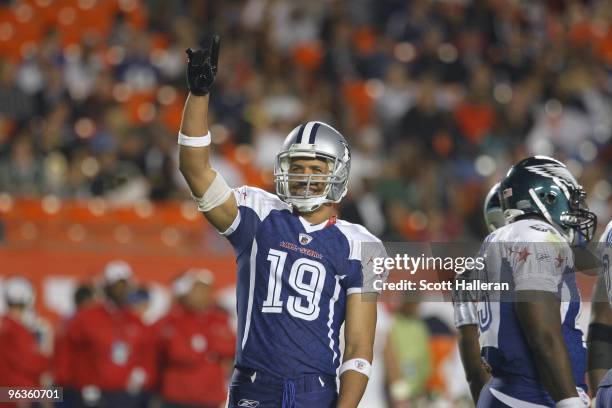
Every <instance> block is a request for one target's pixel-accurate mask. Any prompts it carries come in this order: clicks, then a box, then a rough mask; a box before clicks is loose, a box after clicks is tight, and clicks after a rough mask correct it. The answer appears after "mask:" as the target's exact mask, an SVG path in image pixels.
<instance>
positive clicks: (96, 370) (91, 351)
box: [67, 261, 148, 408]
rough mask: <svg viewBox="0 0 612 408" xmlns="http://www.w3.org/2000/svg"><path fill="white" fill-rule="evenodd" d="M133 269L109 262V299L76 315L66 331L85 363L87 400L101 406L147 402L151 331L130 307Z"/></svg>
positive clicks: (133, 406)
mask: <svg viewBox="0 0 612 408" xmlns="http://www.w3.org/2000/svg"><path fill="white" fill-rule="evenodd" d="M131 287H132V269H131V267H130V266H129V265H128V264H127V263H125V262H123V261H113V262H110V263H109V264H107V265H106V267H105V269H104V275H103V292H104V299H103V300H102V301H101V302H100V303H95V304H93V305H91V306H88V307H85V308H84V309H82V310H81V311H79V312H78V313H77V315H76V316H75V317H74V319H73V320H72V321H71V322H70V324H69V327H68V329H67V337H68V342H69V346H70V349H71V350H73V352H74V353H75V358H76V359H78V360H79V361H81V362H82V363H83V367H82V368H83V373H82V375H80V376H79V377H78V378H76V383H77V384H76V385H77V387H78V388H79V389H81V393H82V396H83V400H84V403H85V404H86V405H88V406H92V405H95V406H98V407H100V408H106V407H108V408H111V407H113V408H114V407H122V408H140V407H144V406H146V404H147V399H148V394H147V393H144V392H143V385H144V384H145V383H146V381H147V378H146V377H147V374H146V370H145V369H144V368H143V367H142V365H143V364H142V363H143V360H144V357H143V355H142V354H143V352H142V351H143V349H145V347H143V345H144V344H145V343H146V331H145V329H144V326H143V324H142V322H141V321H140V318H139V317H138V316H137V315H136V314H135V313H134V312H133V311H132V310H131V309H130V308H129V307H128V306H127V303H126V301H127V297H128V295H129V292H130V290H131Z"/></svg>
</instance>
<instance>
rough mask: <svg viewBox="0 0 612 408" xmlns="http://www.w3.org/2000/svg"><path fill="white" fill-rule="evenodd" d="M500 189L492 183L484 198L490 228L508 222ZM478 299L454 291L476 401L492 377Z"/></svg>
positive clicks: (470, 275) (462, 353) (468, 275)
mask: <svg viewBox="0 0 612 408" xmlns="http://www.w3.org/2000/svg"><path fill="white" fill-rule="evenodd" d="M498 192H499V183H496V184H495V185H494V186H493V187H491V189H490V190H489V192H488V194H487V196H486V198H485V201H484V206H483V214H484V220H485V224H486V225H487V229H488V230H489V232H493V231H495V230H497V229H498V228H500V227H502V226H503V225H504V224H505V223H506V222H505V219H504V214H503V211H502V208H501V203H500V201H499V195H498ZM474 272H475V271H466V272H465V273H463V274H460V275H457V277H456V278H455V279H466V280H470V279H476V278H477V274H476V273H474ZM477 301H478V297H477V295H476V294H474V293H472V292H470V291H465V290H455V291H453V309H454V315H455V318H454V320H455V327H456V328H457V330H458V332H459V354H460V356H461V362H462V363H463V369H464V371H465V378H466V379H467V382H468V384H469V386H470V393H471V394H472V398H473V399H474V402H477V401H478V397H479V395H480V390H481V389H482V387H484V385H485V384H486V382H487V381H488V380H489V377H490V375H489V373H488V372H487V371H486V369H485V367H484V365H483V364H482V360H481V359H480V344H479V342H478V314H477Z"/></svg>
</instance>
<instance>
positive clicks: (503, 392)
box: [478, 156, 597, 407]
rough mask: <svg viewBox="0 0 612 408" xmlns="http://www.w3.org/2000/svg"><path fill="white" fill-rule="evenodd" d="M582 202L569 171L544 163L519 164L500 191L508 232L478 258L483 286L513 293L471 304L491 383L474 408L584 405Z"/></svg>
mask: <svg viewBox="0 0 612 408" xmlns="http://www.w3.org/2000/svg"><path fill="white" fill-rule="evenodd" d="M585 197H586V193H585V191H584V190H583V188H582V187H581V186H580V185H579V184H578V182H577V181H576V179H575V178H574V177H573V176H572V174H571V173H570V172H569V170H568V169H567V167H566V166H565V165H564V164H563V163H561V162H560V161H558V160H555V159H552V158H549V157H545V156H534V157H530V158H527V159H524V160H522V161H520V162H519V163H517V164H516V165H514V166H513V167H512V168H511V169H510V171H509V172H508V173H507V175H506V177H505V178H504V179H503V180H502V181H501V184H500V200H501V204H502V208H503V210H504V216H505V218H506V222H507V225H505V226H503V227H501V228H499V229H498V230H496V231H495V232H493V233H492V234H490V235H489V236H488V237H487V238H486V240H485V243H484V244H483V248H482V250H481V251H482V253H483V254H484V256H485V269H484V277H485V279H487V280H488V281H489V282H504V283H507V284H508V285H509V287H510V288H511V290H509V291H506V292H503V291H499V292H498V293H494V292H489V293H486V294H485V298H484V300H481V301H479V303H478V318H479V325H480V345H481V355H482V356H483V358H484V360H485V362H486V363H487V365H488V366H489V367H490V371H491V374H492V378H491V380H489V382H488V383H487V384H486V385H485V387H484V388H483V389H482V391H481V393H480V397H479V400H478V407H517V406H533V405H529V404H536V405H537V406H546V407H555V406H556V407H583V406H587V405H588V396H587V395H586V384H585V369H586V367H585V365H586V364H585V363H586V349H585V347H584V345H583V344H584V343H583V333H582V331H581V330H580V329H579V328H578V325H577V322H576V318H577V316H578V315H579V312H580V294H579V292H578V288H577V286H576V278H575V274H574V273H573V271H574V257H573V252H572V250H571V248H570V245H572V244H574V243H575V242H576V241H577V240H580V241H581V242H588V241H590V240H591V239H592V237H593V233H594V231H595V228H596V226H597V217H596V216H595V214H593V213H592V212H590V211H588V209H587V207H586V204H585ZM493 296H496V297H493Z"/></svg>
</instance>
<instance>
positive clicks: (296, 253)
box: [223, 186, 385, 378]
mask: <svg viewBox="0 0 612 408" xmlns="http://www.w3.org/2000/svg"><path fill="white" fill-rule="evenodd" d="M234 195H235V197H236V201H237V203H238V209H239V211H238V216H237V217H236V219H235V221H234V222H233V223H232V225H231V226H230V227H229V228H228V230H227V231H225V232H223V234H224V235H225V236H226V237H227V238H228V240H229V241H230V243H231V244H232V246H233V247H234V250H235V253H236V258H237V264H238V279H237V309H238V310H237V312H238V336H237V357H236V365H237V366H238V367H243V368H250V369H255V370H263V371H266V372H269V373H272V374H276V375H278V376H280V377H284V378H294V377H298V376H301V375H305V374H317V373H321V374H327V375H336V369H337V368H338V366H339V364H340V350H339V341H338V340H339V339H338V335H339V331H340V326H341V325H342V323H343V322H344V317H345V307H346V299H347V296H348V295H350V294H353V293H361V292H362V291H374V290H373V289H371V288H372V287H373V284H372V282H370V281H371V280H373V279H378V278H379V277H378V276H377V275H375V274H374V272H373V271H372V268H371V266H372V263H371V262H370V263H368V262H367V260H366V261H365V262H363V263H362V259H366V258H365V256H366V255H363V256H362V252H368V251H369V252H370V253H369V254H368V255H367V256H368V258H367V259H369V257H371V256H385V253H384V248H383V247H382V244H381V243H380V241H379V240H378V239H377V238H375V237H374V236H373V235H372V234H370V233H369V232H368V231H367V230H366V229H365V228H364V227H362V226H360V225H356V224H351V223H348V222H345V221H342V220H337V221H335V222H332V221H331V220H330V221H326V222H324V223H321V224H318V225H310V224H309V223H308V222H307V221H306V220H305V219H303V218H302V217H300V216H299V215H297V214H295V213H293V212H292V211H291V207H290V206H289V205H288V204H286V203H284V202H283V201H281V200H280V199H279V198H278V197H276V196H275V195H272V194H270V193H267V192H265V191H263V190H261V189H258V188H253V187H247V186H244V187H241V188H238V189H235V190H234ZM364 242H369V243H377V244H371V245H363V243H364ZM362 248H363V249H365V248H375V249H368V250H366V251H362ZM362 264H363V267H362Z"/></svg>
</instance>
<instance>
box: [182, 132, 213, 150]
mask: <svg viewBox="0 0 612 408" xmlns="http://www.w3.org/2000/svg"><path fill="white" fill-rule="evenodd" d="M210 141H211V138H210V131H209V132H208V133H207V134H205V135H204V136H195V137H192V136H187V135H184V134H182V133H181V132H179V134H178V144H180V145H181V146H188V147H206V146H208V145H210Z"/></svg>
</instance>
